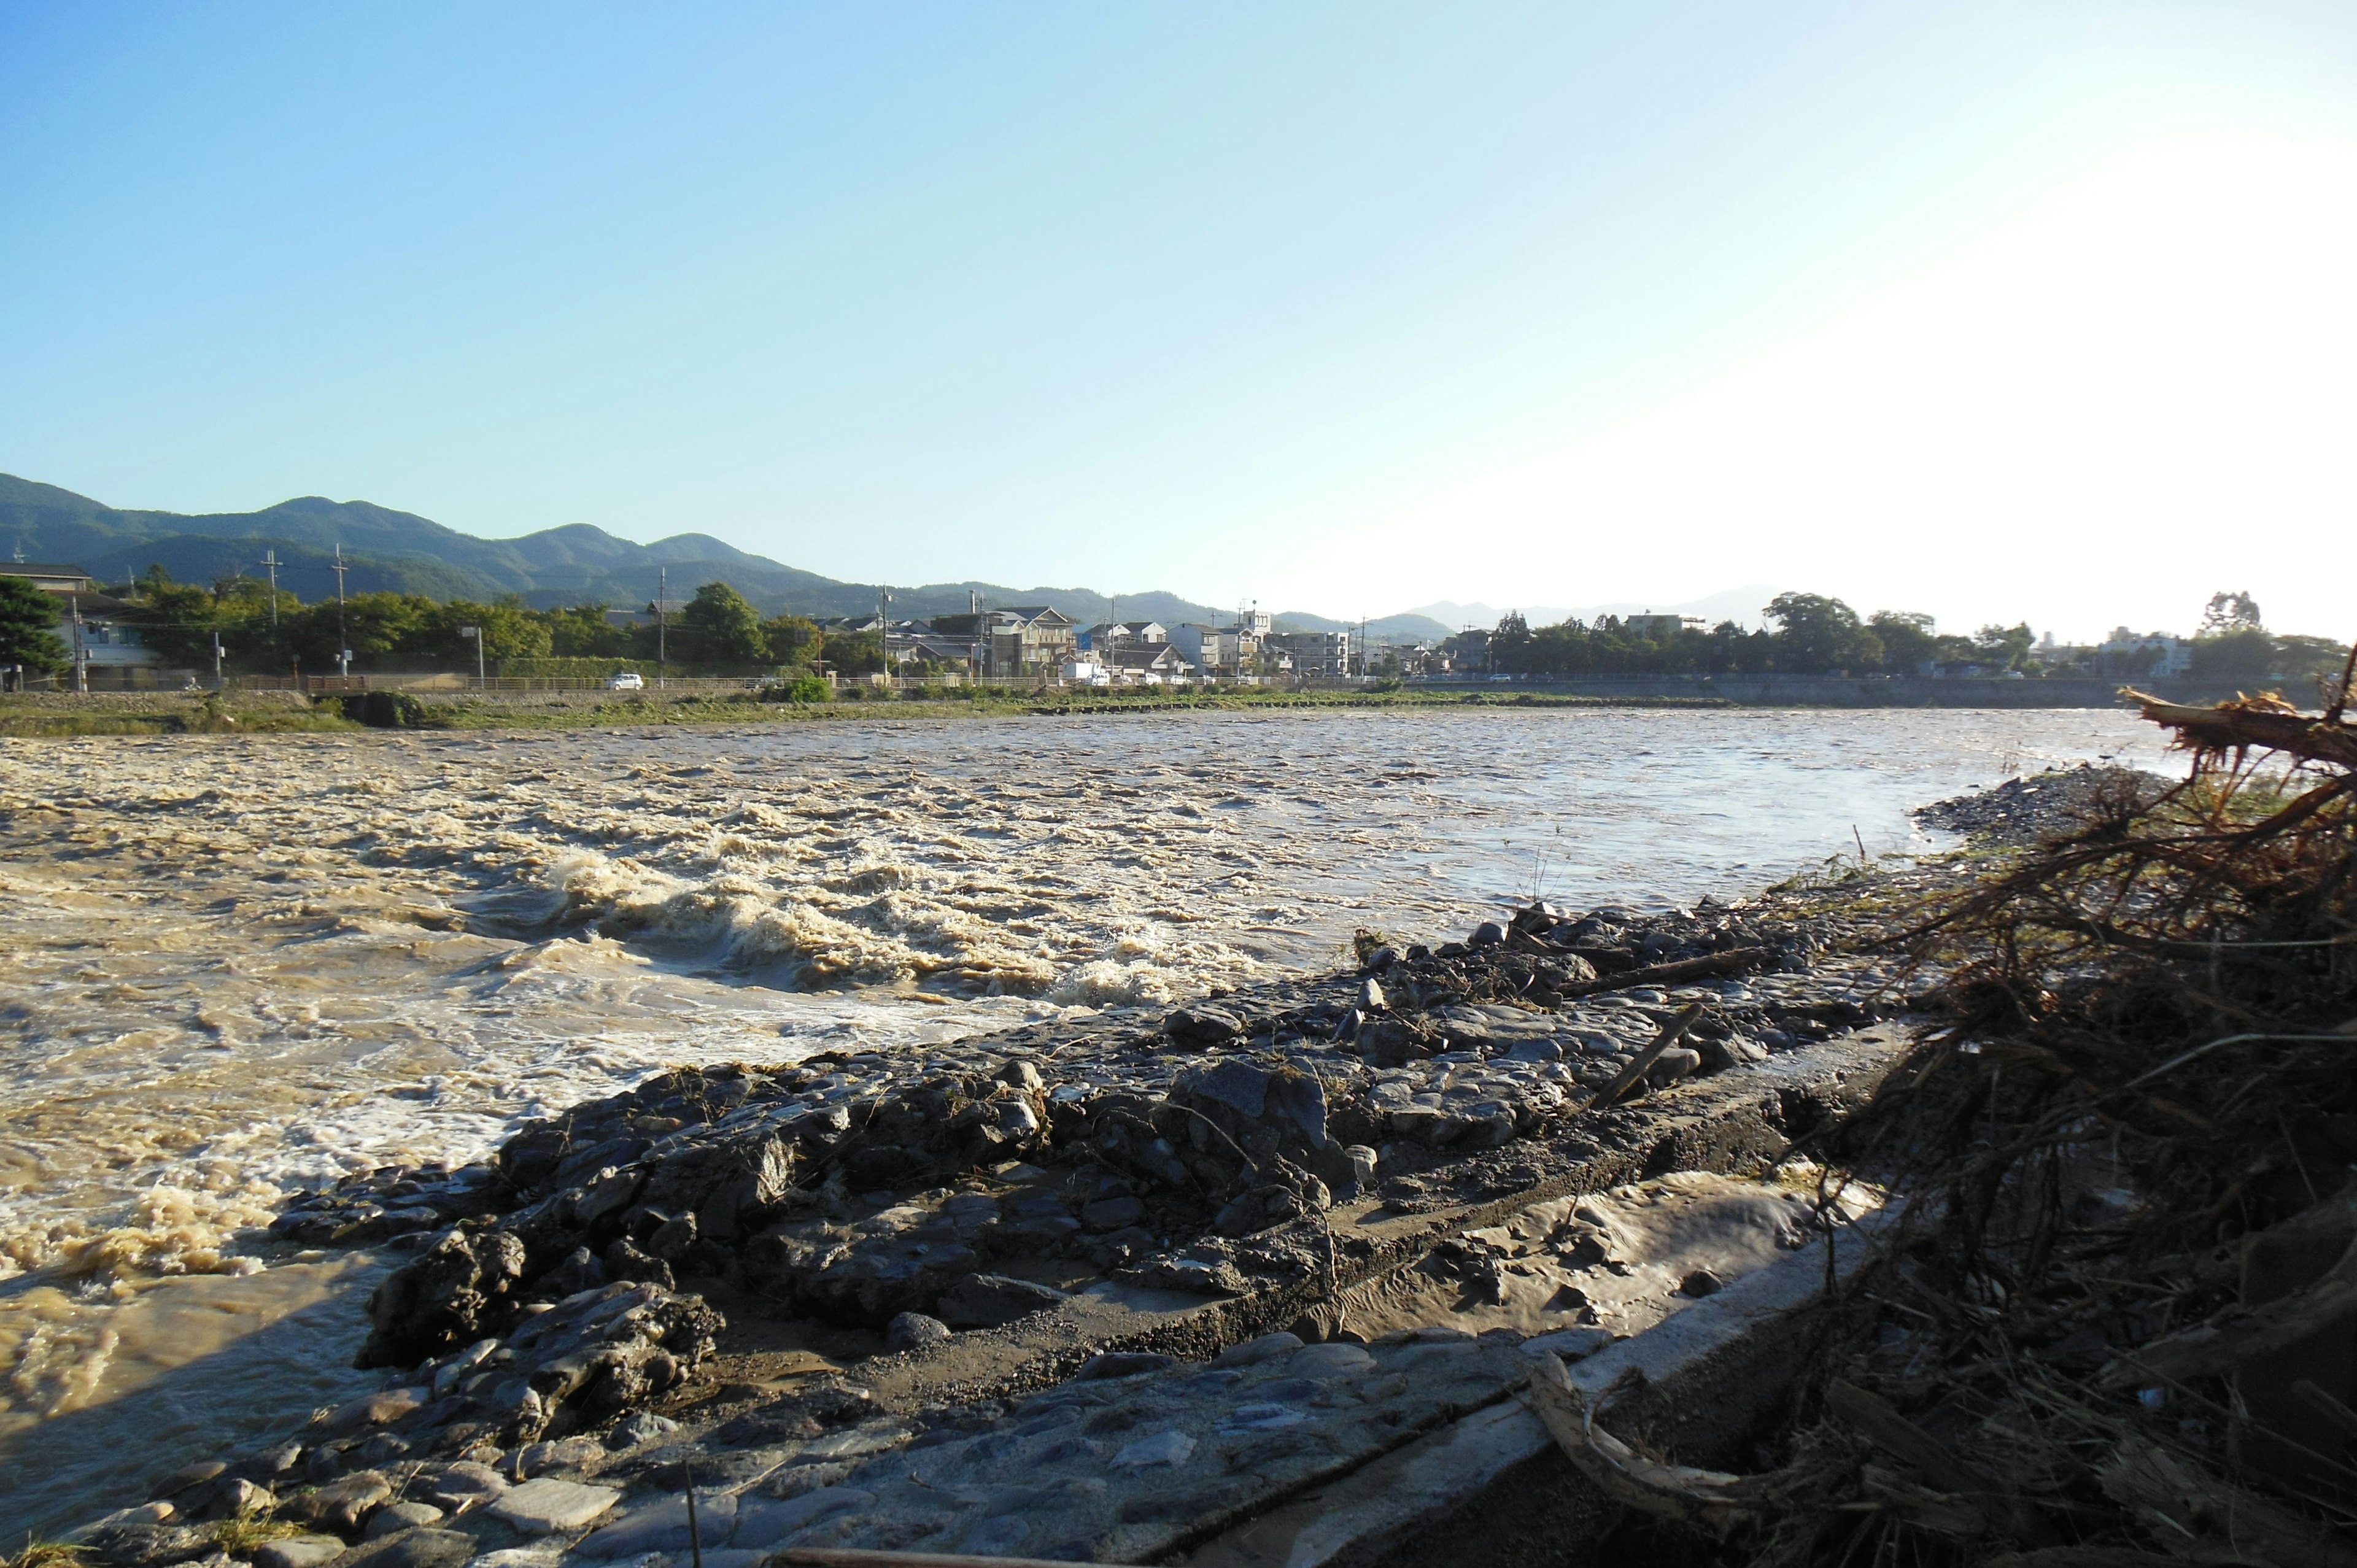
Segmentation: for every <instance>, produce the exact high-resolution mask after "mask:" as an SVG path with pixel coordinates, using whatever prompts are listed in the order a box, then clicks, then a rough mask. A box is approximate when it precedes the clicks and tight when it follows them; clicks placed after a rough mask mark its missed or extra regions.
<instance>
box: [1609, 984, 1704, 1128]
mask: <svg viewBox="0 0 2357 1568" xmlns="http://www.w3.org/2000/svg"><path fill="white" fill-rule="evenodd" d="M1701 1016H1702V1004H1701V1003H1699V1002H1690V1003H1688V1004H1686V1007H1685V1010H1684V1012H1682V1013H1680V1014H1679V1015H1677V1016H1676V1017H1674V1018H1673V1019H1671V1020H1670V1021H1669V1022H1668V1023H1666V1024H1664V1025H1663V1026H1662V1027H1661V1030H1660V1032H1659V1033H1658V1034H1656V1035H1654V1036H1653V1038H1652V1043H1650V1044H1649V1045H1647V1046H1646V1047H1645V1048H1644V1049H1643V1050H1641V1051H1639V1052H1638V1053H1637V1055H1636V1058H1635V1059H1633V1060H1631V1062H1630V1063H1629V1065H1628V1066H1627V1067H1624V1068H1622V1069H1620V1073H1619V1074H1618V1075H1617V1076H1615V1077H1614V1079H1612V1081H1611V1082H1610V1083H1608V1084H1606V1085H1605V1086H1604V1087H1603V1088H1602V1089H1599V1090H1597V1091H1596V1093H1595V1095H1594V1097H1593V1098H1591V1099H1590V1100H1589V1101H1588V1102H1587V1104H1586V1105H1585V1106H1583V1107H1581V1109H1582V1110H1586V1111H1602V1110H1606V1109H1608V1108H1609V1107H1610V1106H1611V1105H1612V1104H1613V1103H1614V1102H1616V1101H1619V1100H1620V1097H1621V1096H1622V1095H1624V1094H1626V1093H1628V1092H1629V1090H1631V1088H1633V1087H1634V1086H1635V1085H1636V1083H1637V1080H1638V1079H1641V1078H1643V1077H1644V1076H1645V1074H1646V1073H1647V1072H1648V1071H1649V1070H1651V1069H1652V1065H1653V1064H1654V1063H1655V1062H1657V1061H1659V1060H1661V1059H1662V1053H1663V1051H1666V1050H1668V1049H1669V1048H1670V1047H1672V1046H1674V1045H1676V1044H1677V1043H1678V1042H1679V1041H1680V1040H1681V1039H1684V1037H1685V1032H1686V1031H1687V1030H1688V1029H1691V1028H1693V1027H1694V1025H1695V1019H1697V1018H1699V1017H1701Z"/></svg>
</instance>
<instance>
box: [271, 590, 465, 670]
mask: <svg viewBox="0 0 2357 1568" xmlns="http://www.w3.org/2000/svg"><path fill="white" fill-rule="evenodd" d="M437 608H438V606H436V604H435V603H434V601H433V600H432V599H429V598H426V597H425V596H422V595H418V594H354V595H353V596H351V597H350V598H349V599H347V600H345V601H344V603H343V605H342V606H341V607H340V609H341V616H342V624H343V626H344V628H345V631H344V637H345V640H344V641H342V642H340V643H339V642H338V641H337V631H336V627H337V621H338V611H339V607H338V605H337V603H336V601H335V600H333V599H322V600H320V601H319V602H318V603H317V604H315V605H312V606H310V607H307V608H306V609H305V610H304V611H303V612H302V613H301V614H300V615H298V616H296V617H294V618H291V619H288V620H286V621H285V623H284V625H285V633H286V638H285V640H286V643H287V646H288V647H289V648H290V649H291V650H292V651H293V653H294V654H295V656H296V658H298V659H300V660H302V661H303V668H304V669H305V670H307V671H311V672H312V673H314V674H319V673H325V672H331V671H334V669H335V667H336V650H338V649H339V647H340V648H349V649H350V650H352V660H353V664H354V666H355V668H371V669H379V670H382V669H389V668H392V667H393V662H394V661H395V660H396V658H397V656H400V655H407V656H408V657H410V658H413V659H414V658H418V657H422V651H421V650H420V646H419V645H420V642H421V640H422V637H423V634H424V633H425V629H426V628H427V627H428V626H430V625H431V624H432V622H433V618H434V614H435V611H436V609H437Z"/></svg>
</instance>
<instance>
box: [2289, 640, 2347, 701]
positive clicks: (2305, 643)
mask: <svg viewBox="0 0 2357 1568" xmlns="http://www.w3.org/2000/svg"><path fill="white" fill-rule="evenodd" d="M2275 665H2276V668H2275V672H2276V674H2277V675H2280V676H2282V677H2283V679H2284V689H2285V694H2286V695H2287V696H2290V695H2297V696H2298V697H2300V698H2302V699H2305V698H2307V697H2308V695H2309V693H2311V692H2315V691H2323V692H2324V693H2325V698H2324V700H2325V701H2326V702H2327V703H2330V701H2331V700H2332V697H2331V693H2332V692H2333V691H2336V690H2338V689H2339V687H2340V685H2341V671H2343V670H2345V669H2347V668H2348V667H2349V645H2348V644H2346V643H2342V642H2335V641H2333V640H2332V639H2330V638H2329V637H2299V636H2289V637H2278V638H2276V659H2275Z"/></svg>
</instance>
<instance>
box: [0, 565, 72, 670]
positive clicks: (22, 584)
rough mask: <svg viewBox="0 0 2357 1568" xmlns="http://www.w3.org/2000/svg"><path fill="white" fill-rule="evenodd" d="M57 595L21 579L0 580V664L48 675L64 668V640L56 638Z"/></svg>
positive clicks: (59, 605)
mask: <svg viewBox="0 0 2357 1568" xmlns="http://www.w3.org/2000/svg"><path fill="white" fill-rule="evenodd" d="M61 607H62V606H61V604H60V601H59V598H58V596H56V595H54V594H50V593H46V592H44V591H43V590H41V589H39V588H37V587H35V586H33V585H32V584H31V583H30V582H28V581H27V580H26V579H25V578H23V577H0V664H21V665H23V666H24V667H25V669H26V670H27V671H28V672H30V673H36V674H43V675H46V674H48V672H49V671H52V670H62V669H64V668H65V665H66V660H67V658H68V657H69V655H68V652H67V649H66V645H65V640H64V639H62V638H60V637H59V636H58V630H57V628H58V612H59V609H60V608H61Z"/></svg>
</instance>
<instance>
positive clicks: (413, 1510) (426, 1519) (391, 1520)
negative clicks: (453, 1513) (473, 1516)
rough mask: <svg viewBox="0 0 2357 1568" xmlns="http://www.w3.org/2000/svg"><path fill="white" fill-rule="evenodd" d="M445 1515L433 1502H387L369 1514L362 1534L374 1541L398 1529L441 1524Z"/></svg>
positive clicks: (413, 1528) (414, 1528)
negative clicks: (366, 1526)
mask: <svg viewBox="0 0 2357 1568" xmlns="http://www.w3.org/2000/svg"><path fill="white" fill-rule="evenodd" d="M444 1517H445V1515H444V1514H443V1512H442V1510H441V1509H437V1508H436V1507H435V1506H434V1505H433V1504H432V1503H387V1504H385V1505H384V1507H382V1508H381V1509H377V1510H376V1512H374V1513H372V1514H371V1515H369V1521H368V1528H367V1529H366V1530H362V1531H361V1535H362V1536H363V1537H365V1538H366V1539H368V1540H370V1541H374V1540H377V1539H378V1538H379V1537H381V1536H387V1535H391V1534H392V1533H393V1531H395V1530H416V1529H419V1528H420V1527H422V1526H425V1525H429V1524H440V1523H441V1522H442V1520H443V1519H444Z"/></svg>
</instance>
